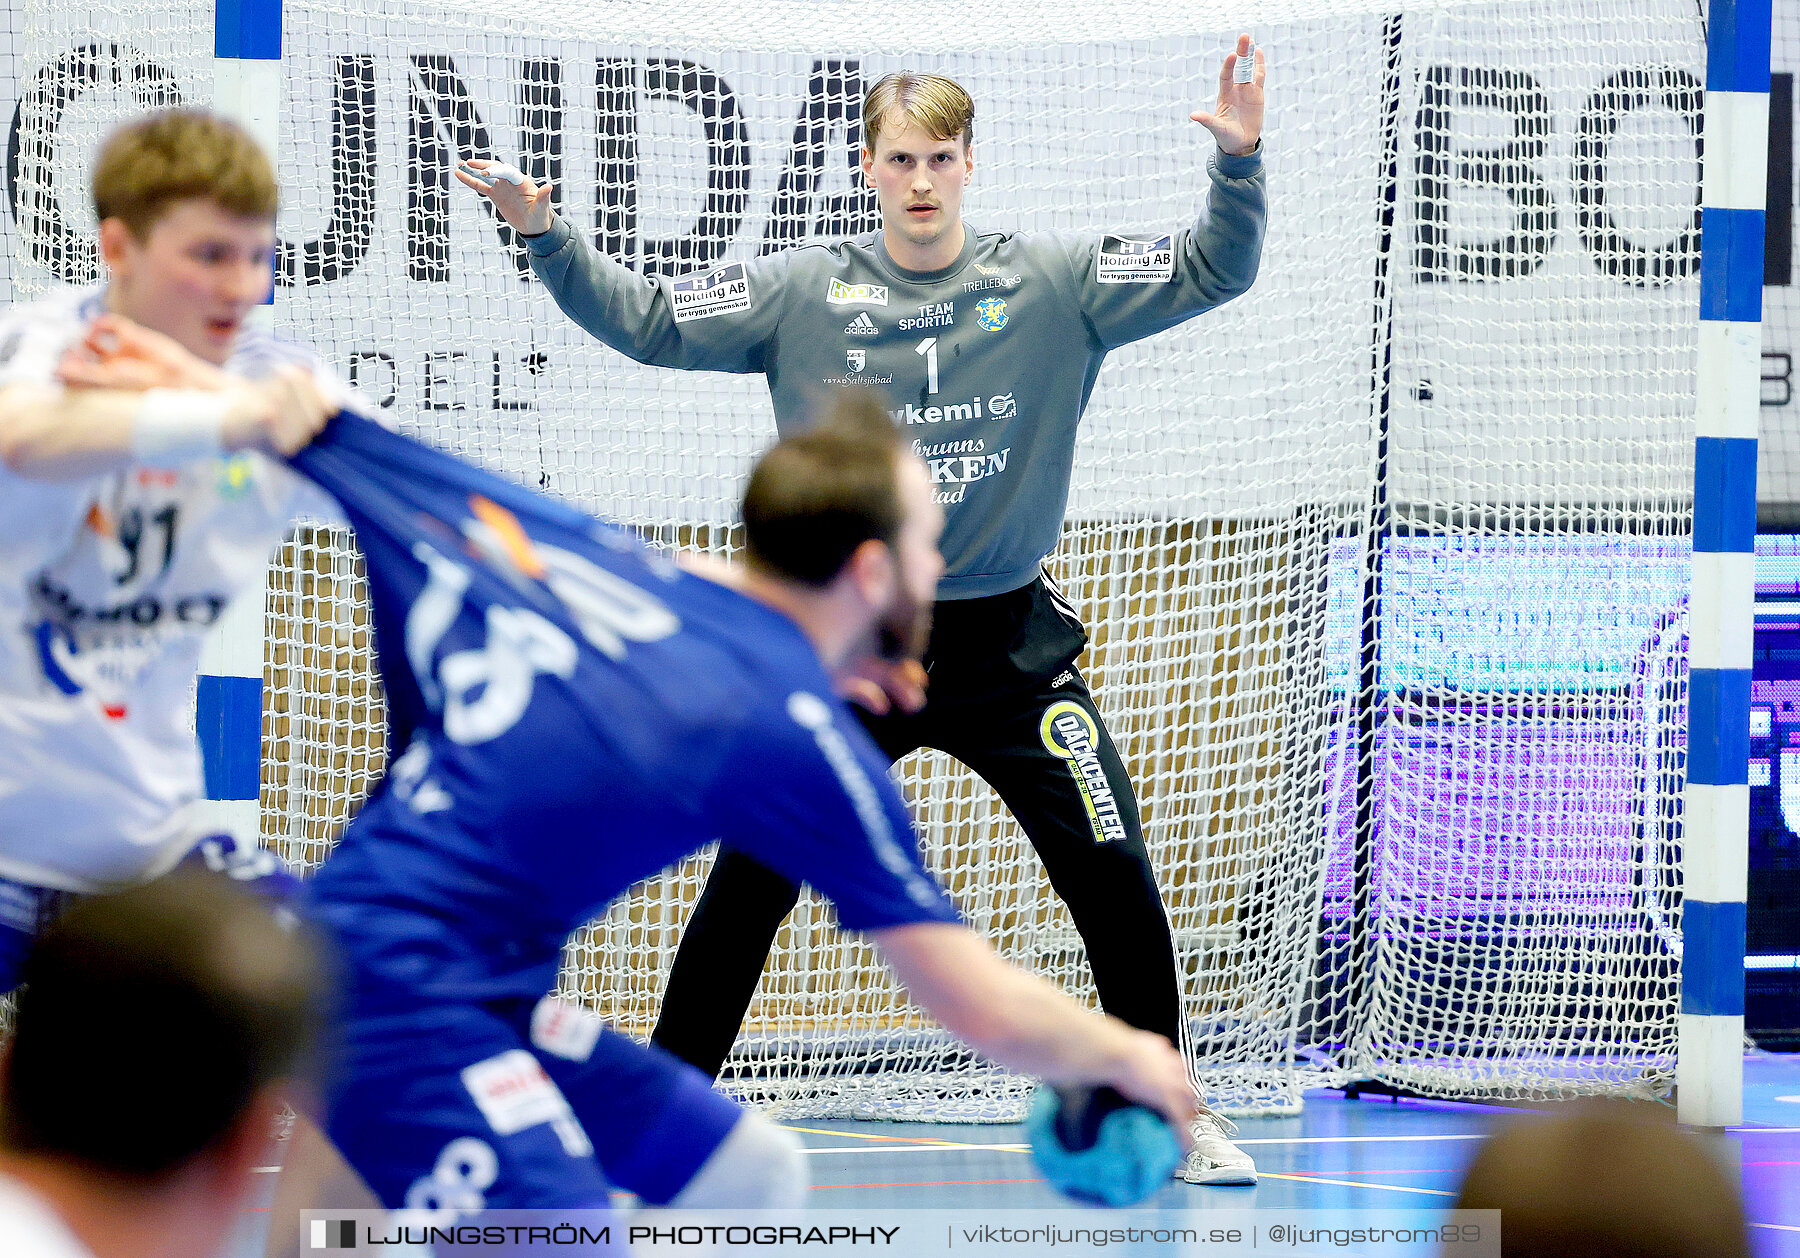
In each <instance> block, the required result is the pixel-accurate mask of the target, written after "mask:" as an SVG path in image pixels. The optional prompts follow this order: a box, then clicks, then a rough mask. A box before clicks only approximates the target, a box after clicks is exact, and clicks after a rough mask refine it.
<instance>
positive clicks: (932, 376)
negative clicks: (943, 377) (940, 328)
mask: <svg viewBox="0 0 1800 1258" xmlns="http://www.w3.org/2000/svg"><path fill="white" fill-rule="evenodd" d="M913 352H914V353H915V354H923V355H925V392H927V393H936V392H937V337H935V336H928V337H926V338H925V339H924V340H922V341H920V342H919V348H918V349H916V350H914V351H913Z"/></svg>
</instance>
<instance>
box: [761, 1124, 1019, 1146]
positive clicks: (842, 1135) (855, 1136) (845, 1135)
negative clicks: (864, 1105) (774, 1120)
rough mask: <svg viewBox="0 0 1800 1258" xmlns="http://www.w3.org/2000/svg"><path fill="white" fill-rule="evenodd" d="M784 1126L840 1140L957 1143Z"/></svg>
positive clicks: (924, 1138)
mask: <svg viewBox="0 0 1800 1258" xmlns="http://www.w3.org/2000/svg"><path fill="white" fill-rule="evenodd" d="M782 1126H783V1127H787V1129H788V1130H789V1131H804V1132H806V1133H807V1134H808V1135H811V1136H836V1137H838V1138H839V1139H840V1140H871V1141H884V1140H891V1141H898V1142H899V1143H901V1144H948V1145H955V1144H956V1141H954V1140H940V1139H938V1138H937V1137H936V1136H878V1135H874V1134H872V1133H864V1132H860V1131H830V1130H827V1129H826V1128H823V1127H788V1125H787V1124H786V1123H783V1124H782ZM957 1147H958V1148H967V1147H975V1148H985V1147H986V1146H984V1145H976V1146H964V1145H957Z"/></svg>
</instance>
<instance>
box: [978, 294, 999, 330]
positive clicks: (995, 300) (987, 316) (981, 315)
mask: <svg viewBox="0 0 1800 1258" xmlns="http://www.w3.org/2000/svg"><path fill="white" fill-rule="evenodd" d="M975 322H977V323H979V324H980V325H981V326H982V327H983V328H984V329H986V330H987V331H989V332H998V331H999V330H1000V329H1001V328H1003V327H1005V326H1006V298H1004V297H986V298H983V299H982V300H981V301H978V302H976V303H975Z"/></svg>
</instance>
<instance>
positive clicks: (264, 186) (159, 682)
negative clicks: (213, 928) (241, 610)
mask: <svg viewBox="0 0 1800 1258" xmlns="http://www.w3.org/2000/svg"><path fill="white" fill-rule="evenodd" d="M94 203H95V210H96V213H97V216H98V218H99V220H100V239H99V243H100V254H101V257H102V258H103V260H104V261H105V263H106V268H107V280H106V282H105V283H104V284H103V285H101V286H99V287H97V288H91V289H81V290H64V291H60V292H57V293H55V294H53V295H51V296H49V297H46V298H44V299H43V300H41V301H37V302H33V303H31V304H29V305H24V306H19V307H15V308H14V309H12V310H10V311H8V312H7V313H6V314H5V316H4V317H3V318H0V539H3V540H0V991H4V990H7V989H9V988H11V987H12V986H13V985H14V983H15V982H16V967H17V964H18V960H19V957H20V956H21V955H22V953H23V951H24V946H25V944H26V943H28V942H29V940H30V938H31V937H32V936H33V935H34V934H35V933H36V930H37V929H38V927H39V925H40V922H41V919H42V916H43V913H44V910H45V906H46V904H48V903H49V902H51V901H53V900H54V899H55V896H56V894H57V893H59V892H69V891H73V892H97V891H107V890H114V889H118V888H122V887H125V886H129V885H132V884H135V883H139V882H143V881H145V880H147V879H150V878H154V877H156V876H157V875H159V874H161V873H163V872H164V871H166V870H167V869H169V868H170V867H171V866H173V865H174V864H175V863H177V862H178V861H180V860H181V859H182V858H183V856H185V855H186V854H187V853H188V852H189V851H191V850H192V849H193V848H194V846H195V845H196V843H197V842H198V841H199V840H200V839H201V838H203V837H205V831H204V829H203V828H202V827H201V825H200V824H199V820H198V817H197V815H196V814H197V811H198V810H197V809H196V808H195V807H194V804H195V802H196V801H197V800H198V799H199V798H200V797H201V795H202V793H203V790H202V774H201V762H200V755H199V751H198V748H197V745H196V742H195V738H194V733H193V725H192V719H191V712H192V697H191V696H192V694H193V689H194V685H195V675H196V673H197V671H198V668H199V662H200V651H201V645H202V643H203V641H204V639H205V637H206V634H207V633H208V631H209V630H210V629H211V627H212V626H213V625H214V624H216V623H217V621H218V620H219V618H220V616H221V615H223V614H224V611H225V608H226V607H227V605H228V604H229V603H230V602H231V601H232V600H233V599H235V598H237V597H239V596H240V595H244V594H246V593H248V594H249V595H250V596H252V597H256V596H259V594H260V591H259V590H250V589H249V587H251V586H252V585H256V584H257V583H258V582H259V581H260V578H261V575H262V572H263V570H264V566H265V564H266V562H267V558H268V554H269V551H270V549H271V548H272V547H273V546H274V545H275V544H276V543H277V542H279V541H280V540H281V538H282V536H283V534H285V533H286V532H287V531H288V529H289V527H290V525H291V524H292V523H293V522H294V520H295V519H296V518H297V517H300V516H304V515H308V514H315V513H317V514H323V515H329V516H332V517H335V515H336V511H335V505H334V504H332V503H331V501H330V499H329V498H327V497H326V496H325V495H324V494H323V493H321V492H320V491H319V490H317V489H316V488H314V487H313V486H311V484H310V482H307V481H304V480H303V479H301V478H300V477H299V476H298V475H296V474H295V473H294V472H292V471H291V470H290V469H289V468H288V467H287V466H286V465H285V464H284V463H282V462H280V461H279V460H278V459H274V458H270V457H267V456H268V455H271V454H277V455H279V454H289V453H292V452H293V451H295V450H297V449H299V448H300V447H301V446H303V445H305V444H306V443H307V442H308V441H310V440H311V439H312V437H313V436H314V435H315V434H316V433H317V432H318V430H319V428H320V427H321V426H322V425H323V423H324V421H325V419H326V417H327V416H328V415H329V414H331V413H333V412H335V411H336V410H338V409H340V408H341V407H342V406H344V405H345V404H346V402H347V401H348V398H347V396H346V394H347V390H346V389H345V388H344V387H343V386H341V385H338V384H336V383H335V382H333V381H332V380H330V379H329V377H328V376H327V375H326V374H325V373H324V372H323V371H322V370H321V368H320V366H319V364H318V363H317V361H316V359H315V358H314V356H313V355H312V354H311V353H310V352H309V351H307V350H305V349H303V348H301V347H299V346H295V345H290V344H285V343H283V342H280V341H278V340H276V339H275V338H273V337H271V336H269V335H267V334H265V333H262V332H259V331H254V330H252V329H250V327H249V326H248V324H249V320H250V316H251V313H252V312H253V311H254V310H255V309H256V308H257V307H258V306H259V305H261V304H262V303H264V302H265V301H266V300H267V298H268V296H269V292H270V287H271V284H272V282H273V272H272V269H271V261H272V256H273V252H274V247H275V209H276V185H275V176H274V171H273V169H272V168H271V166H270V164H269V161H268V158H267V157H266V156H265V155H264V154H263V153H262V152H261V150H260V149H259V148H258V147H257V145H256V143H255V142H254V141H253V140H252V139H251V138H250V137H249V136H248V135H247V134H246V133H245V132H244V131H242V130H241V129H240V128H238V127H237V126H235V125H234V124H232V123H230V122H228V121H225V120H223V119H220V118H216V117H213V116H211V115H208V114H204V113H198V112H192V111H168V112H164V113H159V114H153V115H149V116H147V117H145V118H143V119H140V120H138V121H136V122H133V123H130V124H128V125H126V126H124V127H121V128H120V129H119V130H117V131H115V132H114V133H113V135H112V136H111V137H109V139H108V140H107V141H106V143H105V145H104V146H103V147H102V149H101V151H100V154H99V157H98V159H97V161H96V164H95V168H94ZM120 320H128V321H131V322H133V323H135V324H139V325H142V326H143V327H146V328H149V329H152V330H154V331H156V332H160V333H162V334H164V335H166V336H168V337H170V338H172V339H173V340H175V341H176V342H177V343H179V344H180V345H182V346H183V347H184V348H186V349H187V350H189V351H191V352H192V353H193V354H195V355H197V356H198V357H199V358H200V359H202V360H203V361H204V362H205V363H208V364H211V365H212V366H213V367H215V368H218V369H219V370H220V373H221V379H220V381H219V383H220V385H221V388H220V389H219V390H218V391H201V390H193V391H188V390H171V389H152V390H150V391H149V392H138V391H129V392H128V391H123V390H118V389H115V388H103V387H84V385H86V384H88V383H91V382H93V381H94V380H95V379H96V377H95V376H94V374H93V369H94V359H95V357H96V353H95V347H96V346H99V345H102V344H105V345H107V346H109V347H110V348H112V349H114V350H115V351H116V350H117V349H118V348H119V345H120V344H121V343H123V344H124V346H125V349H126V351H127V352H126V358H127V361H129V346H130V340H131V337H132V335H133V334H134V329H133V328H132V327H131V326H130V324H129V323H122V322H120ZM118 357H119V355H118V354H117V352H115V353H114V354H112V358H113V360H114V362H113V366H112V368H111V370H112V371H114V372H116V371H117V370H118V367H117V360H118ZM114 378H116V377H114ZM244 837H245V839H246V840H247V841H248V842H249V844H250V845H251V846H250V848H249V850H248V852H242V851H240V852H238V853H237V856H238V858H239V859H240V860H242V862H243V865H244V867H243V869H242V870H241V871H240V872H246V873H253V872H256V871H257V870H258V869H259V868H264V867H266V866H265V865H263V864H262V863H260V862H259V861H258V859H257V854H256V852H255V850H254V846H253V844H254V836H244ZM223 848H224V849H225V850H229V848H230V843H229V841H227V842H226V843H225V844H223ZM217 854H218V853H217V852H215V856H216V855H217ZM214 863H217V861H216V860H215V861H214Z"/></svg>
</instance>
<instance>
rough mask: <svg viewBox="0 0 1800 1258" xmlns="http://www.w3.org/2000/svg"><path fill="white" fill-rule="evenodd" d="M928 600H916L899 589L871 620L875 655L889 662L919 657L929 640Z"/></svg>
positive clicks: (894, 662) (929, 616) (921, 657)
mask: <svg viewBox="0 0 1800 1258" xmlns="http://www.w3.org/2000/svg"><path fill="white" fill-rule="evenodd" d="M931 610H932V604H930V603H916V602H914V601H913V599H912V598H911V596H909V595H908V594H906V593H905V592H901V593H899V594H896V595H895V596H894V601H893V602H892V603H890V604H889V605H888V609H887V612H886V613H885V614H884V615H883V616H882V617H881V619H880V620H879V621H877V622H876V624H875V656H876V658H877V659H880V660H883V661H885V662H887V663H889V664H898V663H900V662H901V661H902V660H920V659H923V658H924V656H925V648H926V646H927V645H928V644H929V643H930V641H931Z"/></svg>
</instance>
